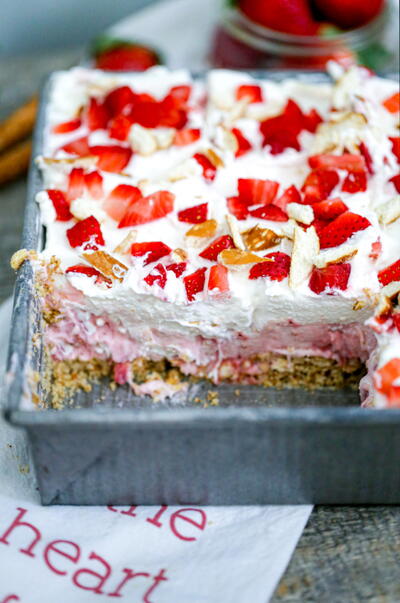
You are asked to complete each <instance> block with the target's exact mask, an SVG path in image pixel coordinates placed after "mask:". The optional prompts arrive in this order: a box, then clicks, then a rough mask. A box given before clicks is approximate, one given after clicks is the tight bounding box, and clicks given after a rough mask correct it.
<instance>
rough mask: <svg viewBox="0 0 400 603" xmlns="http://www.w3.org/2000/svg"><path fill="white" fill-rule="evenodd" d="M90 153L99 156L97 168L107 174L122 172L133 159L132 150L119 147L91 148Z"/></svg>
mask: <svg viewBox="0 0 400 603" xmlns="http://www.w3.org/2000/svg"><path fill="white" fill-rule="evenodd" d="M90 153H91V154H92V155H97V157H98V160H97V167H98V168H99V169H100V170H104V171H105V172H116V173H119V172H122V170H123V169H124V168H125V167H126V166H127V165H128V163H129V161H130V158H131V157H132V151H131V149H128V148H126V147H120V146H118V145H104V146H100V145H98V146H94V147H90Z"/></svg>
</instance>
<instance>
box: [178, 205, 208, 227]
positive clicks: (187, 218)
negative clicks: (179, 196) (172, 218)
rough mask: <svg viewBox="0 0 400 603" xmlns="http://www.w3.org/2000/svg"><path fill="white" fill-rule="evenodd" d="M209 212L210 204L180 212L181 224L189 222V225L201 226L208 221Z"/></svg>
mask: <svg viewBox="0 0 400 603" xmlns="http://www.w3.org/2000/svg"><path fill="white" fill-rule="evenodd" d="M207 210H208V203H201V204H200V205H195V206H194V207H188V208H187V209H183V210H182V211H180V212H178V220H179V221H180V222H188V223H189V224H200V223H201V222H204V221H205V220H207Z"/></svg>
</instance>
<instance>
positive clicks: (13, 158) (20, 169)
mask: <svg viewBox="0 0 400 603" xmlns="http://www.w3.org/2000/svg"><path fill="white" fill-rule="evenodd" d="M31 151H32V141H31V140H30V139H28V140H24V141H22V142H19V143H18V144H16V145H14V146H13V147H11V148H10V149H8V150H7V151H5V152H4V153H2V154H1V155H0V186H1V185H2V184H5V183H6V182H10V181H11V180H14V179H15V178H17V177H18V176H21V175H22V174H24V173H25V172H26V170H27V169H28V165H29V160H30V157H31Z"/></svg>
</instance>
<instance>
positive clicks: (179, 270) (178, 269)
mask: <svg viewBox="0 0 400 603" xmlns="http://www.w3.org/2000/svg"><path fill="white" fill-rule="evenodd" d="M186 266H187V263H186V262H174V263H173V264H168V266H167V270H171V272H173V273H174V274H175V276H176V277H177V278H179V277H180V276H182V274H183V273H184V272H185V270H186Z"/></svg>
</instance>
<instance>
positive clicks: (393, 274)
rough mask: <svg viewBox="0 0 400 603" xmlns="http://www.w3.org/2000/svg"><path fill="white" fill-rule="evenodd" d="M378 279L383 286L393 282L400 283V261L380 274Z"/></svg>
mask: <svg viewBox="0 0 400 603" xmlns="http://www.w3.org/2000/svg"><path fill="white" fill-rule="evenodd" d="M378 279H379V282H380V283H381V285H383V286H385V285H388V284H389V283H392V282H393V281H400V260H397V261H396V262H393V264H390V266H387V267H386V268H384V269H383V270H381V271H380V272H378Z"/></svg>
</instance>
